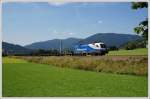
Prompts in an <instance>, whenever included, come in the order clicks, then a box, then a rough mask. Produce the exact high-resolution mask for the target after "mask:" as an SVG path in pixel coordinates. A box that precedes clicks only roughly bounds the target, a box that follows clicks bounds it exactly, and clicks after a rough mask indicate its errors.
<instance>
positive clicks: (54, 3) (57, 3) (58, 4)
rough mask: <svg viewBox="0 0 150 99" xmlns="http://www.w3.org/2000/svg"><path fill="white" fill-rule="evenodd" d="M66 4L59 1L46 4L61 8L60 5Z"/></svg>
mask: <svg viewBox="0 0 150 99" xmlns="http://www.w3.org/2000/svg"><path fill="white" fill-rule="evenodd" d="M67 3H68V2H63V1H61V2H54V1H53V2H52V1H51V2H48V4H49V5H53V6H62V5H65V4H67Z"/></svg>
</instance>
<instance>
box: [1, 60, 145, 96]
mask: <svg viewBox="0 0 150 99" xmlns="http://www.w3.org/2000/svg"><path fill="white" fill-rule="evenodd" d="M2 70H3V74H2V77H3V85H2V87H3V92H2V95H3V97H20V96H24V97H28V96H30V97H32V96H36V97H37V96H58V97H59V96H81V97H82V96H98V97H105V96H117V97H118V96H125V97H128V96H137V97H138V96H139V97H146V96H148V79H147V76H137V75H120V74H112V73H101V72H93V71H85V70H77V69H70V68H60V67H56V66H53V65H46V64H38V63H31V62H27V61H25V60H21V59H14V58H8V57H3V65H2Z"/></svg>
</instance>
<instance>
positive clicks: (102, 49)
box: [74, 42, 108, 55]
mask: <svg viewBox="0 0 150 99" xmlns="http://www.w3.org/2000/svg"><path fill="white" fill-rule="evenodd" d="M74 53H75V54H77V55H105V54H106V53H108V50H107V47H106V45H105V44H104V43H102V42H98V43H91V44H78V45H75V50H74Z"/></svg>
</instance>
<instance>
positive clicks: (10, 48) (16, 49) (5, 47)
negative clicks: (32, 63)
mask: <svg viewBox="0 0 150 99" xmlns="http://www.w3.org/2000/svg"><path fill="white" fill-rule="evenodd" d="M2 51H3V52H5V53H11V54H22V53H24V54H28V53H30V52H31V51H32V50H30V49H27V48H25V47H22V46H20V45H15V44H11V43H7V42H2Z"/></svg>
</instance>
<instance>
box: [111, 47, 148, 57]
mask: <svg viewBox="0 0 150 99" xmlns="http://www.w3.org/2000/svg"><path fill="white" fill-rule="evenodd" d="M108 55H148V49H147V48H139V49H134V50H119V51H110V52H109V54H108Z"/></svg>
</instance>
